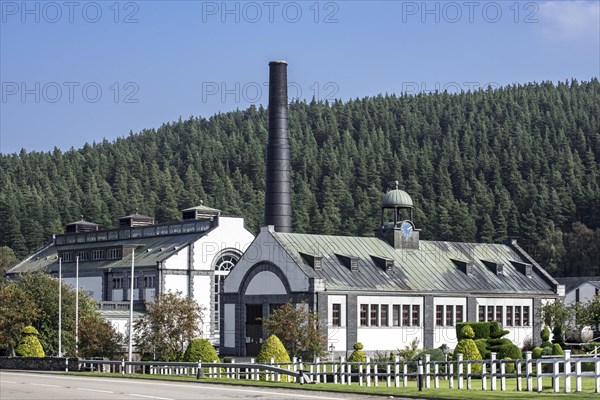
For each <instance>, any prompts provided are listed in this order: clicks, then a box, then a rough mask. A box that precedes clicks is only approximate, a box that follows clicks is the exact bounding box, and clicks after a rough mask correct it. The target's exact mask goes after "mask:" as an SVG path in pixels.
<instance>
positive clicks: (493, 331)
mask: <svg viewBox="0 0 600 400" xmlns="http://www.w3.org/2000/svg"><path fill="white" fill-rule="evenodd" d="M508 333H509V332H508V331H507V330H506V329H502V328H500V324H499V323H498V321H492V322H490V339H500V338H501V337H502V336H504V335H508Z"/></svg>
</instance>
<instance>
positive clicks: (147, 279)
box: [144, 276, 154, 288]
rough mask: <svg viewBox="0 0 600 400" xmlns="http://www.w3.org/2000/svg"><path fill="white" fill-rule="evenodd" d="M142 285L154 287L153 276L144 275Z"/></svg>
mask: <svg viewBox="0 0 600 400" xmlns="http://www.w3.org/2000/svg"><path fill="white" fill-rule="evenodd" d="M144 287H145V288H153V287H154V277H153V276H145V277H144Z"/></svg>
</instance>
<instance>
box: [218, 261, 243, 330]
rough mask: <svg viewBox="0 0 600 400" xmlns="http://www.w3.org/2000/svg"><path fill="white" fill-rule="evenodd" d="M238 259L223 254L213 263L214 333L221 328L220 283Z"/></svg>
mask: <svg viewBox="0 0 600 400" xmlns="http://www.w3.org/2000/svg"><path fill="white" fill-rule="evenodd" d="M239 259H240V257H239V256H238V255H237V254H231V253H229V254H225V255H222V256H221V257H219V258H217V259H216V261H215V264H214V265H215V275H214V290H213V297H214V302H213V315H212V321H213V329H214V331H215V332H218V331H219V327H220V326H221V320H220V314H219V311H220V310H219V308H220V306H219V305H220V299H221V281H223V280H224V279H225V277H226V276H227V275H228V274H229V271H231V269H232V268H233V267H235V264H237V262H238V260H239Z"/></svg>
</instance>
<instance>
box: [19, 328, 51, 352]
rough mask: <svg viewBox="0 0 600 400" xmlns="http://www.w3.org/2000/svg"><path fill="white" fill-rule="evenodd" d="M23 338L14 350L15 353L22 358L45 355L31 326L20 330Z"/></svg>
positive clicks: (36, 332) (37, 333)
mask: <svg viewBox="0 0 600 400" xmlns="http://www.w3.org/2000/svg"><path fill="white" fill-rule="evenodd" d="M21 333H23V337H22V338H21V340H20V341H19V344H18V345H17V347H16V348H15V353H17V355H19V356H22V357H44V356H45V355H46V353H45V352H44V348H43V347H42V344H41V343H40V340H39V339H38V338H37V335H39V332H38V331H37V329H35V328H34V327H33V326H26V327H24V328H23V330H21Z"/></svg>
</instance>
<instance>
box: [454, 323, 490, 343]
mask: <svg viewBox="0 0 600 400" xmlns="http://www.w3.org/2000/svg"><path fill="white" fill-rule="evenodd" d="M465 326H470V327H471V328H472V329H473V332H475V340H477V339H489V338H490V322H459V323H457V324H456V337H457V338H458V340H461V339H465V338H464V337H463V336H462V332H461V331H462V328H464V327H465Z"/></svg>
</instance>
